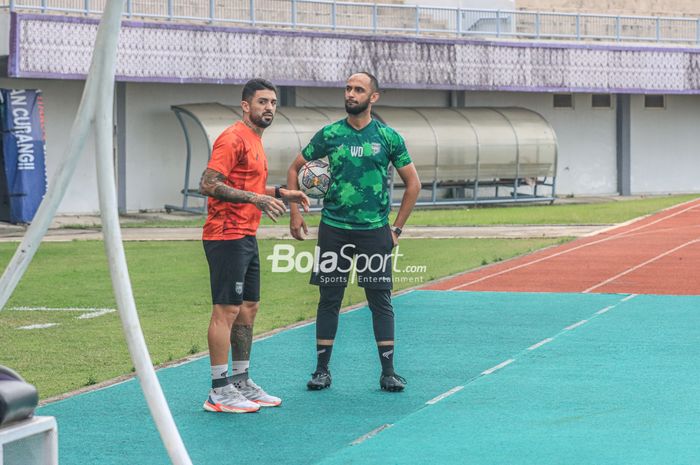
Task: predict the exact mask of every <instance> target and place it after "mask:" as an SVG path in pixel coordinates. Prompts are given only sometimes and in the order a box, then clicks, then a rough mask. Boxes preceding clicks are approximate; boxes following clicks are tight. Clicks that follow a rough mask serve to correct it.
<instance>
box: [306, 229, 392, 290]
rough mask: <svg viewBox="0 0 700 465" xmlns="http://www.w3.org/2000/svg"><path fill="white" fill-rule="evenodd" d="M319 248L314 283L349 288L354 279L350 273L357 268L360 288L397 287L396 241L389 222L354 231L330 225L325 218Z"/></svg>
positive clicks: (312, 275) (320, 230) (319, 233)
mask: <svg viewBox="0 0 700 465" xmlns="http://www.w3.org/2000/svg"><path fill="white" fill-rule="evenodd" d="M318 248H319V249H320V250H319V251H318V263H316V264H315V265H314V270H313V271H312V272H311V281H310V282H311V284H313V285H316V286H342V287H345V286H347V285H348V283H349V282H351V281H352V275H351V274H350V273H354V272H355V271H356V272H357V274H356V276H355V279H356V280H357V284H358V285H359V286H360V287H365V288H370V289H391V288H392V287H393V282H392V279H391V266H392V265H391V253H392V249H393V248H394V242H393V240H392V238H391V229H390V228H389V225H386V226H383V227H381V228H377V229H369V230H350V229H341V228H336V227H334V226H329V225H327V224H325V223H324V222H323V221H322V222H321V224H320V225H319V228H318ZM353 257H354V258H355V263H354V265H353V261H352V258H353ZM334 259H335V260H336V263H337V264H336V265H334V263H333V260H334Z"/></svg>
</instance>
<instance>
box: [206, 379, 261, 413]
mask: <svg viewBox="0 0 700 465" xmlns="http://www.w3.org/2000/svg"><path fill="white" fill-rule="evenodd" d="M204 410H207V411H209V412H224V413H252V412H257V411H258V410H260V406H259V405H258V404H256V403H255V402H251V401H249V400H248V399H246V398H245V397H244V396H243V395H242V394H241V393H240V392H238V389H236V388H235V387H234V386H233V384H227V385H226V386H224V387H221V388H216V389H212V390H211V391H209V397H208V398H207V400H206V401H205V402H204Z"/></svg>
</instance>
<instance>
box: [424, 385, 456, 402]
mask: <svg viewBox="0 0 700 465" xmlns="http://www.w3.org/2000/svg"><path fill="white" fill-rule="evenodd" d="M462 389H464V386H456V387H453V388H452V389H450V390H449V391H447V392H443V393H442V394H440V395H439V396H436V397H433V398H432V399H430V400H429V401H428V402H426V403H425V404H426V405H433V404H437V403H438V402H440V401H441V400H442V399H445V398H446V397H450V396H451V395H452V394H454V393H455V392H459V391H461V390H462Z"/></svg>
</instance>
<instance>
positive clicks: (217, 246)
mask: <svg viewBox="0 0 700 465" xmlns="http://www.w3.org/2000/svg"><path fill="white" fill-rule="evenodd" d="M203 242H204V253H205V254H206V256H207V262H209V279H210V281H211V301H212V303H213V304H215V305H216V304H221V305H240V304H241V303H243V301H244V300H246V301H250V302H258V301H259V300H260V258H259V257H258V241H257V240H256V239H255V236H245V237H243V238H242V239H235V240H230V241H203Z"/></svg>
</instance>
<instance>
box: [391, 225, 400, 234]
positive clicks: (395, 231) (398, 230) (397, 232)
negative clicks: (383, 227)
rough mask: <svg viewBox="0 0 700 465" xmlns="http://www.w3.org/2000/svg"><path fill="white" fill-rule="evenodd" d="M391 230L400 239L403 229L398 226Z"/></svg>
mask: <svg viewBox="0 0 700 465" xmlns="http://www.w3.org/2000/svg"><path fill="white" fill-rule="evenodd" d="M391 230H392V231H393V232H394V234H396V237H399V236H400V235H401V228H399V227H398V226H392V227H391Z"/></svg>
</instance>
